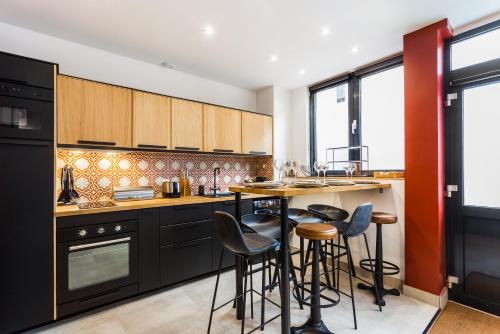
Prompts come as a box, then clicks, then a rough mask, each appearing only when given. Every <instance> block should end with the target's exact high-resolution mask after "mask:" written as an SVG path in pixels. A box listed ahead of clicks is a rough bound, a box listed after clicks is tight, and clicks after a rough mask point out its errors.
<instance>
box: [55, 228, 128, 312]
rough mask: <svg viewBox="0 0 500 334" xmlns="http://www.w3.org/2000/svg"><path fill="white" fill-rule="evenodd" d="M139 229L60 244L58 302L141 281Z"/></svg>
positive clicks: (98, 293) (86, 296) (97, 293)
mask: <svg viewBox="0 0 500 334" xmlns="http://www.w3.org/2000/svg"><path fill="white" fill-rule="evenodd" d="M137 276H138V275H137V236H136V233H135V232H130V233H124V234H118V235H112V236H108V237H100V238H94V239H88V240H79V241H72V242H71V241H70V242H64V243H61V244H59V245H58V264H57V304H62V303H66V302H70V301H74V300H77V299H81V298H88V297H92V296H95V295H100V294H103V293H105V292H107V291H111V290H114V289H117V288H120V287H124V286H126V285H130V284H133V283H136V282H137Z"/></svg>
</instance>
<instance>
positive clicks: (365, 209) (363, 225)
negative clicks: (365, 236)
mask: <svg viewBox="0 0 500 334" xmlns="http://www.w3.org/2000/svg"><path fill="white" fill-rule="evenodd" d="M372 211H373V204H371V203H365V204H361V205H359V206H358V207H357V208H356V210H354V213H353V214H352V217H351V221H350V222H349V225H348V227H347V229H346V230H345V231H344V232H343V233H342V234H343V235H344V236H346V237H355V236H357V235H359V234H361V233H363V232H364V231H366V229H367V228H368V226H370V223H371V220H372Z"/></svg>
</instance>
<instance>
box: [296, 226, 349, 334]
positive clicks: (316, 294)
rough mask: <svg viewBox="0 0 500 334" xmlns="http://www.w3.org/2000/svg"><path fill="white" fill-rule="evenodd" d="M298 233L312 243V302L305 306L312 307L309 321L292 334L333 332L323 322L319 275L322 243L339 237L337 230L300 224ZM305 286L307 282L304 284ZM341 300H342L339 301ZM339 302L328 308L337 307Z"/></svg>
mask: <svg viewBox="0 0 500 334" xmlns="http://www.w3.org/2000/svg"><path fill="white" fill-rule="evenodd" d="M295 231H296V233H297V235H298V236H299V237H300V238H303V239H308V240H310V241H312V249H313V251H312V252H313V256H312V257H313V259H312V279H311V302H310V303H307V302H304V304H305V305H309V306H310V309H311V311H310V316H309V319H308V320H307V321H306V322H305V323H304V324H303V325H302V326H299V327H292V328H291V333H295V334H301V333H327V334H331V333H332V332H331V331H330V330H329V329H328V328H327V327H326V326H325V324H324V323H323V320H321V308H322V307H326V305H321V297H322V296H321V290H320V289H321V288H320V275H319V262H320V249H321V241H323V240H331V239H334V238H335V237H336V236H337V229H336V228H335V227H333V226H331V225H329V224H324V223H313V224H300V225H298V226H297V228H296V230H295ZM302 284H305V282H302ZM339 300H340V299H339ZM339 300H337V301H336V302H334V303H331V304H330V305H327V306H328V307H331V306H334V305H337V304H338V302H339Z"/></svg>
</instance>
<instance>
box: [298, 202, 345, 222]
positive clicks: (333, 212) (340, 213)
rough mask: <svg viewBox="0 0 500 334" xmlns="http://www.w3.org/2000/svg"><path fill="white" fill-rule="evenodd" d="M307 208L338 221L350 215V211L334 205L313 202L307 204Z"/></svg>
mask: <svg viewBox="0 0 500 334" xmlns="http://www.w3.org/2000/svg"><path fill="white" fill-rule="evenodd" d="M307 210H309V211H311V212H314V213H316V214H317V215H319V216H321V217H324V218H325V219H328V220H331V221H336V222H340V221H344V220H346V219H347V217H349V212H347V211H345V210H343V209H340V208H337V207H335V206H332V205H326V204H311V205H308V206H307Z"/></svg>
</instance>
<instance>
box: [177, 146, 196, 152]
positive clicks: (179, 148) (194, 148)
mask: <svg viewBox="0 0 500 334" xmlns="http://www.w3.org/2000/svg"><path fill="white" fill-rule="evenodd" d="M175 149H176V150H184V151H199V150H200V148H199V147H187V146H176V147H175Z"/></svg>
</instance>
